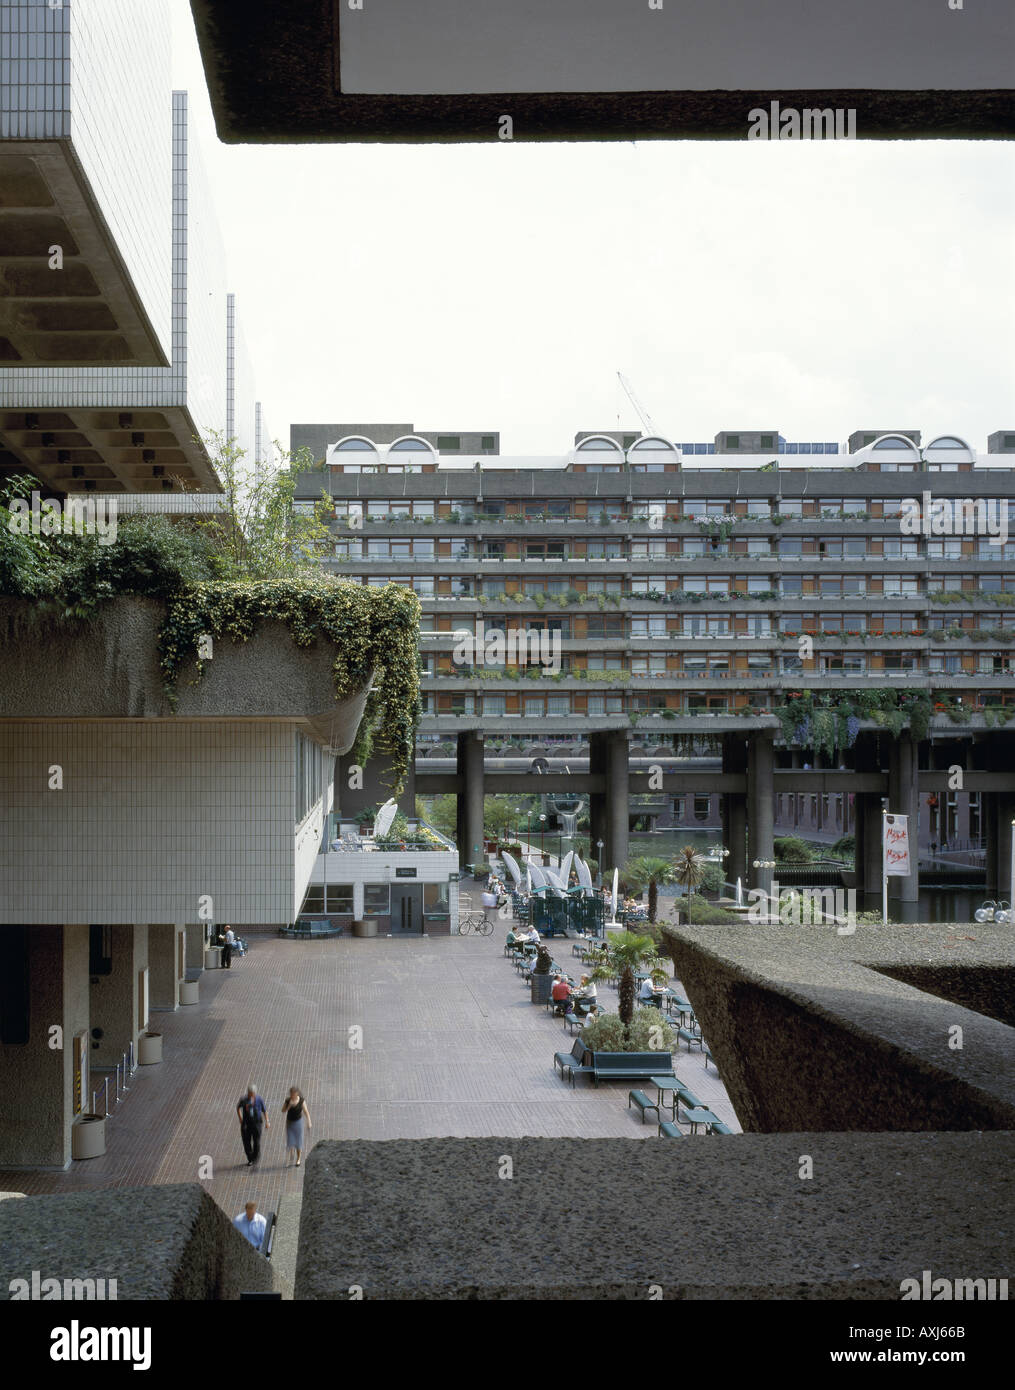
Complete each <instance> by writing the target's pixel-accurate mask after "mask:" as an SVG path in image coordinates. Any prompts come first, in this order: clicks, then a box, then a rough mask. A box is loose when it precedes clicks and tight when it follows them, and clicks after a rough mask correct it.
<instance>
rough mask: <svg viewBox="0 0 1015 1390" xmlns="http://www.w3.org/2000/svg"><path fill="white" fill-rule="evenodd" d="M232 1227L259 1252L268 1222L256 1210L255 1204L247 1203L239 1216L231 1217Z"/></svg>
mask: <svg viewBox="0 0 1015 1390" xmlns="http://www.w3.org/2000/svg"><path fill="white" fill-rule="evenodd" d="M233 1225H234V1226H235V1227H236V1229H237V1230H238V1231H239V1233H240V1235H241V1236H246V1238H247V1240H249V1241H250V1243H251V1245H252V1246H253V1247H254V1249H255V1250H260V1248H261V1242H262V1241H263V1240H264V1233H265V1231H266V1230H267V1229H268V1221H267V1218H266V1217H264V1216H262V1215H261V1213H260V1212H259V1211H258V1210H257V1203H256V1202H248V1203H247V1204H246V1206H245V1207H244V1208H243V1210H242V1211H241V1212H240V1214H239V1215H238V1216H234V1217H233Z"/></svg>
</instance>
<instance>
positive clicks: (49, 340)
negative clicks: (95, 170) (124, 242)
mask: <svg viewBox="0 0 1015 1390" xmlns="http://www.w3.org/2000/svg"><path fill="white" fill-rule="evenodd" d="M54 247H59V248H60V254H61V256H62V268H61V267H53V266H51V264H50V262H51V259H52V257H53V248H54ZM166 275H167V286H168V275H169V271H168V268H167V270H166ZM167 292H168V287H167ZM0 362H2V363H4V365H12V364H15V363H16V364H18V365H19V366H22V367H111V366H119V367H168V366H169V358H168V356H167V355H166V351H165V349H164V348H163V346H162V344H161V343H160V341H159V338H158V335H157V333H156V332H155V329H154V327H153V325H152V322H151V320H150V318H149V316H148V313H147V311H146V310H145V306H144V304H143V302H142V300H141V297H140V295H139V293H138V291H137V288H136V287H135V285H134V283H133V281H132V279H131V276H130V273H129V272H128V270H127V267H126V265H125V263H124V261H123V258H122V256H121V255H120V252H119V250H118V248H117V244H116V239H115V238H114V236H113V235H112V233H111V232H110V230H109V227H108V225H107V223H106V220H105V218H104V217H103V215H102V212H101V210H100V208H99V206H98V204H97V202H96V200H95V198H94V195H93V194H92V191H91V188H90V187H89V184H88V180H87V179H86V177H85V175H84V173H83V172H82V170H81V166H80V164H79V163H78V161H77V159H76V157H75V155H74V152H73V149H72V146H71V144H70V142H69V141H66V140H46V141H33V140H4V141H2V142H0ZM61 447H68V448H73V447H77V446H75V445H73V444H67V445H61Z"/></svg>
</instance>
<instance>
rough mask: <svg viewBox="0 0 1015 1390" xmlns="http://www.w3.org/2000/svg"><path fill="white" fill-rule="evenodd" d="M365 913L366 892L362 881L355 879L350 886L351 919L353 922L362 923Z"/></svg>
mask: <svg viewBox="0 0 1015 1390" xmlns="http://www.w3.org/2000/svg"><path fill="white" fill-rule="evenodd" d="M365 911H366V892H365V888H364V884H363V880H362V879H357V880H356V882H354V883H353V885H352V919H353V921H354V922H362V920H363V916H364V913H365Z"/></svg>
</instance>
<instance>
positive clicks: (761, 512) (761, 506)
mask: <svg viewBox="0 0 1015 1390" xmlns="http://www.w3.org/2000/svg"><path fill="white" fill-rule="evenodd" d="M747 513H748V515H749V516H771V514H772V503H771V501H770V499H769V498H767V497H748V498H747Z"/></svg>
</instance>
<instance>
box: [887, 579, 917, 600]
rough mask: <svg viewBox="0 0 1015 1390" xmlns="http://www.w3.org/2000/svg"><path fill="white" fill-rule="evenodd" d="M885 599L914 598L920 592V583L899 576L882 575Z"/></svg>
mask: <svg viewBox="0 0 1015 1390" xmlns="http://www.w3.org/2000/svg"><path fill="white" fill-rule="evenodd" d="M882 585H883V591H884V595H885V598H916V596H917V595H918V594H919V592H920V581H919V580H918V579H916V578H915V577H914V578H912V579H910V578H907V577H905V576H903V575H901V574H885V575H882Z"/></svg>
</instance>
